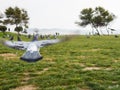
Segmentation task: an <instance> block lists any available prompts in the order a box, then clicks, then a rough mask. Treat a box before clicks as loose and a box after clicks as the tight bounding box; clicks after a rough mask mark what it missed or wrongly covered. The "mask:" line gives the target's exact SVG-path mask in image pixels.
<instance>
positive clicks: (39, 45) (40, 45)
mask: <svg viewBox="0 0 120 90" xmlns="http://www.w3.org/2000/svg"><path fill="white" fill-rule="evenodd" d="M59 42H61V40H60V39H51V40H41V41H35V44H36V45H37V46H38V47H39V48H40V47H43V46H47V45H52V44H55V43H59Z"/></svg>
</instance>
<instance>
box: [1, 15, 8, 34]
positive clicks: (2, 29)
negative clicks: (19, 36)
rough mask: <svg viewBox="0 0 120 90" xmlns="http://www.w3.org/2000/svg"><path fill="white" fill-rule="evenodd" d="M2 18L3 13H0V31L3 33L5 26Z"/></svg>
mask: <svg viewBox="0 0 120 90" xmlns="http://www.w3.org/2000/svg"><path fill="white" fill-rule="evenodd" d="M3 18H4V15H3V14H2V13H0V31H2V32H3V33H4V34H5V31H6V30H7V27H6V26H4V25H3Z"/></svg>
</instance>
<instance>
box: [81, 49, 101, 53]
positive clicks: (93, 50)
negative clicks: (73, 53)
mask: <svg viewBox="0 0 120 90" xmlns="http://www.w3.org/2000/svg"><path fill="white" fill-rule="evenodd" d="M100 50H101V49H100V48H97V49H89V50H81V51H82V52H96V51H100Z"/></svg>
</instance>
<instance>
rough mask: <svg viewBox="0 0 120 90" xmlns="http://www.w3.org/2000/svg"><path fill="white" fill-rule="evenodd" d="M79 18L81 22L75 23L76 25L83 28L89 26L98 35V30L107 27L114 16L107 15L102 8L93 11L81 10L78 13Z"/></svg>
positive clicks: (90, 9)
mask: <svg viewBox="0 0 120 90" xmlns="http://www.w3.org/2000/svg"><path fill="white" fill-rule="evenodd" d="M79 17H80V20H81V21H80V22H76V24H78V25H79V26H83V27H85V26H87V25H91V27H92V28H94V29H95V30H96V31H97V33H98V34H99V35H100V32H99V28H100V27H107V26H108V25H109V24H110V22H111V21H113V20H114V18H115V15H114V14H111V13H109V12H108V11H107V10H105V9H104V8H103V7H96V8H95V9H94V10H93V9H92V8H85V9H83V10H82V11H81V12H80V15H79ZM106 30H107V29H106ZM107 32H108V30H107ZM108 34H109V32H108Z"/></svg>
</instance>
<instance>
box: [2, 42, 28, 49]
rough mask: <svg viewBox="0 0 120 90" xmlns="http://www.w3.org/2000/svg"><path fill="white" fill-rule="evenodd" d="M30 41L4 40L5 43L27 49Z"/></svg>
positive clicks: (16, 47)
mask: <svg viewBox="0 0 120 90" xmlns="http://www.w3.org/2000/svg"><path fill="white" fill-rule="evenodd" d="M29 43H30V42H24V41H4V45H6V46H8V47H11V48H15V49H21V50H25V49H27V47H28V45H29Z"/></svg>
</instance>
